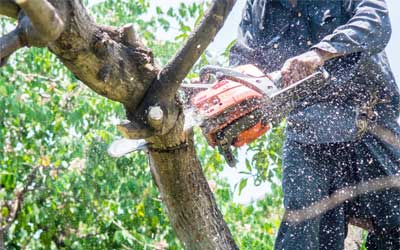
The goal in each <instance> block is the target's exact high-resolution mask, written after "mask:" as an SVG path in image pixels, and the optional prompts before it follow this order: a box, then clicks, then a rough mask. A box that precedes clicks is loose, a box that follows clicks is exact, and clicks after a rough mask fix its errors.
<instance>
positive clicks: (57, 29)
mask: <svg viewBox="0 0 400 250" xmlns="http://www.w3.org/2000/svg"><path fill="white" fill-rule="evenodd" d="M16 3H17V4H18V5H19V6H20V7H21V8H22V9H23V11H24V12H25V14H26V15H27V16H28V17H29V20H30V21H31V23H32V25H33V27H34V28H35V30H36V31H37V32H38V34H39V35H40V36H41V38H42V40H43V41H46V42H52V41H54V40H56V39H57V38H58V37H59V36H60V34H61V33H62V32H63V30H64V22H63V20H61V18H60V16H59V15H58V13H57V10H56V9H55V8H54V7H53V5H51V4H50V3H49V2H47V1H46V0H16Z"/></svg>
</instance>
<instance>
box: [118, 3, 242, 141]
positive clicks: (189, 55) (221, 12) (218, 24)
mask: <svg viewBox="0 0 400 250" xmlns="http://www.w3.org/2000/svg"><path fill="white" fill-rule="evenodd" d="M235 3H236V0H214V1H213V2H212V4H211V7H210V9H209V10H208V11H207V13H206V14H205V16H204V17H203V20H202V21H201V22H200V24H199V26H198V27H197V28H196V29H195V30H194V32H193V33H192V34H191V36H190V37H189V39H188V40H187V41H186V43H185V45H184V46H183V47H182V49H181V50H180V51H179V52H178V53H177V54H176V55H175V57H174V58H173V59H172V60H171V61H170V62H169V63H168V64H167V66H166V67H165V68H163V69H162V70H161V72H160V73H159V75H158V78H157V79H156V80H155V81H154V82H153V83H152V85H151V86H150V89H149V90H148V91H147V94H146V96H145V97H144V98H143V100H144V102H143V103H142V104H141V106H140V107H139V109H138V110H136V111H135V115H134V116H133V117H128V118H129V119H130V121H131V124H128V126H129V129H128V127H127V126H126V124H125V126H124V127H123V130H125V133H124V134H128V135H129V136H130V138H132V139H138V138H147V137H149V136H151V135H164V134H166V133H167V132H169V131H170V130H171V129H172V128H173V127H174V126H175V124H176V122H177V118H178V116H179V114H178V113H179V108H178V107H177V106H176V105H175V96H176V93H177V91H178V89H179V86H180V84H181V82H182V80H183V79H184V78H185V77H186V75H187V74H188V73H189V71H190V70H191V68H192V67H193V65H194V64H195V63H196V62H197V60H198V59H199V58H200V56H201V55H202V54H203V52H204V51H205V50H206V48H207V47H208V45H209V44H210V43H211V42H212V41H213V39H214V37H215V36H216V34H217V33H218V31H219V30H220V29H221V28H222V26H223V25H224V23H225V20H226V18H227V17H228V15H229V13H230V12H231V10H232V8H233V6H234V5H235ZM156 106H159V107H160V110H161V109H162V115H163V116H164V117H162V118H159V119H158V121H157V122H154V119H153V118H152V117H149V116H148V115H149V114H150V113H149V111H150V107H156ZM144 116H147V118H145V119H143V117H144ZM136 128H140V129H136ZM126 132H128V133H126Z"/></svg>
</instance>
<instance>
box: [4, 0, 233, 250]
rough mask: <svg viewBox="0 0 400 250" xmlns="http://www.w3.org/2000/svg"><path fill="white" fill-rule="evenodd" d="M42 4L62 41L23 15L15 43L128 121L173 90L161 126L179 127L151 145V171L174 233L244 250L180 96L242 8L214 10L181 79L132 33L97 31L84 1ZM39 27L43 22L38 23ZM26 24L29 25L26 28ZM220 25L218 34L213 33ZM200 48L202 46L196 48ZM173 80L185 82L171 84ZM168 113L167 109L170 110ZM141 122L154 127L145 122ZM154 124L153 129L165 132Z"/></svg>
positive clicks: (189, 243)
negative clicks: (115, 105) (57, 22)
mask: <svg viewBox="0 0 400 250" xmlns="http://www.w3.org/2000/svg"><path fill="white" fill-rule="evenodd" d="M4 1H5V0H3V2H4ZM21 1H22V0H21ZM38 1H39V0H38ZM22 2H26V1H22ZM40 2H42V3H43V4H44V5H46V4H45V3H46V2H48V3H51V5H52V6H53V7H54V11H55V13H53V14H54V16H57V17H59V18H60V19H61V21H62V24H63V30H62V33H61V34H60V36H59V37H58V38H56V39H55V40H54V41H49V40H48V39H47V40H46V39H42V37H38V33H40V32H38V31H39V30H40V29H35V25H34V22H31V23H30V24H27V23H26V17H24V16H23V15H22V16H19V21H20V22H19V23H20V24H19V27H17V29H16V31H17V32H15V33H16V34H15V35H16V36H18V37H14V39H8V40H9V41H15V40H18V41H21V40H23V42H24V45H25V46H38V47H40V46H46V47H48V49H49V50H50V51H51V52H52V53H54V54H55V55H56V56H57V57H58V58H59V59H60V60H61V62H62V63H63V64H64V65H65V66H66V67H67V68H68V69H69V70H70V71H71V72H72V73H74V75H75V76H76V77H77V78H79V79H80V80H81V81H82V82H83V83H84V84H86V85H87V86H88V87H90V88H91V89H92V90H94V91H95V92H97V93H98V94H100V95H102V96H105V97H106V98H109V99H111V100H114V101H118V102H120V103H122V104H123V105H124V106H125V108H126V110H127V113H128V114H131V115H133V117H137V116H143V114H145V113H146V112H144V109H146V108H148V107H146V106H143V103H146V104H147V102H146V100H149V99H151V100H152V101H151V102H150V104H156V103H152V102H157V101H158V100H157V99H158V97H159V96H160V95H162V92H160V90H159V89H158V90H157V91H156V93H157V95H156V96H153V95H152V91H149V89H151V87H153V89H154V86H156V89H157V86H161V87H163V88H165V89H168V93H166V95H165V96H168V97H169V98H167V99H165V98H164V100H163V101H162V105H161V108H163V110H161V112H160V113H161V114H164V119H162V120H166V119H165V117H167V118H168V117H175V118H174V119H173V120H172V125H173V126H172V127H171V129H168V130H167V131H165V130H162V132H163V133H161V134H153V135H152V136H151V137H150V138H147V139H148V141H149V142H150V143H151V148H150V157H151V171H152V174H153V176H154V180H155V182H156V184H157V186H158V188H159V190H160V193H161V196H162V198H163V201H164V204H165V206H166V210H167V213H168V215H169V218H170V220H171V223H172V226H173V228H174V229H175V231H176V233H177V235H178V238H179V239H180V240H181V242H182V244H183V245H184V247H185V249H190V250H192V249H207V250H208V249H210V250H215V249H221V250H222V249H223V250H230V249H238V248H237V246H236V244H235V242H234V240H233V237H232V235H231V233H230V231H229V228H228V226H227V225H226V223H225V221H224V220H223V217H222V214H221V212H220V211H219V209H218V207H217V204H216V202H215V200H214V197H213V194H212V192H211V190H210V188H209V186H208V183H207V180H206V179H205V177H204V174H203V172H202V168H201V165H200V162H199V160H198V158H197V156H196V152H195V150H194V143H193V135H192V134H191V133H189V134H187V133H184V132H183V120H184V119H183V114H182V112H181V110H180V104H179V103H177V102H175V100H174V96H175V93H173V92H176V90H177V88H178V87H179V84H180V81H181V80H182V78H183V77H184V76H185V75H186V74H187V73H188V71H189V70H190V68H191V67H192V66H193V64H194V63H195V62H196V61H197V59H198V58H199V57H200V55H201V54H202V53H203V51H204V50H205V49H206V47H207V46H208V44H209V43H210V42H211V41H212V39H213V37H214V36H215V35H216V33H217V32H218V30H219V29H220V28H221V27H222V25H223V23H224V20H225V19H226V17H227V15H228V14H229V12H230V10H231V9H232V7H233V5H234V3H235V2H236V1H235V0H216V1H214V2H213V3H212V5H211V9H210V11H209V12H208V13H207V14H206V15H205V18H204V20H203V22H202V23H201V24H200V26H199V28H198V29H197V30H196V32H195V33H194V34H193V35H192V36H191V38H190V39H189V41H188V43H187V44H186V45H185V46H184V47H183V49H182V50H181V51H180V52H179V53H178V55H177V56H176V57H175V58H174V59H173V60H171V63H170V64H169V67H168V69H174V70H175V68H176V67H178V66H179V65H180V66H179V67H181V71H180V72H172V71H173V70H172V71H171V70H166V71H163V70H162V69H160V68H159V67H158V66H157V65H156V64H155V63H154V60H153V55H152V52H151V51H150V50H149V49H147V48H145V47H144V46H143V45H142V44H141V42H140V41H138V40H136V38H135V35H134V31H133V29H132V27H131V26H125V27H122V28H115V27H104V26H100V25H97V24H96V23H95V22H94V21H93V20H92V18H91V17H90V16H89V15H88V14H87V11H86V9H85V7H84V6H83V4H82V1H80V0H48V1H46V0H40ZM1 3H2V2H0V10H1V7H2V6H1ZM20 7H23V6H20ZM47 9H48V10H50V9H51V8H47ZM8 12H10V11H8ZM50 14H52V13H50ZM27 15H28V17H30V16H29V15H31V17H33V16H35V15H36V16H37V13H34V11H33V13H29V12H28V13H27ZM23 18H25V19H23ZM35 19H36V20H39V21H40V18H39V17H38V16H37V17H36V18H35ZM21 20H23V21H25V22H24V23H22V21H21ZM32 23H33V24H32ZM213 23H214V24H215V26H213V27H210V29H207V26H209V25H212V24H213ZM42 28H43V27H42ZM41 30H43V29H41ZM44 30H48V29H44ZM200 33H201V34H200ZM21 34H24V36H23V37H22V38H24V39H21ZM8 40H7V41H8ZM192 43H196V44H192ZM198 44H201V46H200V47H199V46H197V45H198ZM3 47H4V48H10V47H11V48H15V44H11V43H10V44H5V46H3ZM0 50H3V49H1V48H0ZM193 50H195V51H193ZM1 52H2V51H0V61H1V60H2V58H1ZM182 60H185V61H182ZM160 72H162V73H163V74H162V76H163V79H166V80H165V82H161V81H160V78H158V77H157V76H158V75H159V74H160ZM174 74H176V75H177V76H178V78H175V79H174V78H173V77H171V76H172V75H174ZM154 84H156V85H154ZM163 105H165V106H167V107H168V109H167V110H165V106H163ZM152 106H155V105H152ZM171 113H174V114H176V116H172V115H171ZM156 118H157V117H156ZM140 119H141V120H142V121H146V120H147V118H146V117H140ZM153 120H154V119H153ZM153 120H151V123H152V124H153V125H154V124H156V125H157V126H159V125H160V124H159V123H158V121H153ZM156 120H158V119H156ZM169 120H171V119H169ZM145 135H146V137H148V135H149V134H148V133H147V132H146V134H145Z"/></svg>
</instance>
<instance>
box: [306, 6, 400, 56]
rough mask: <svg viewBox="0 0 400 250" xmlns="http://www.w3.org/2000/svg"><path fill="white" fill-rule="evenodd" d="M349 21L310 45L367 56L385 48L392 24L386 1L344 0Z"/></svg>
mask: <svg viewBox="0 0 400 250" xmlns="http://www.w3.org/2000/svg"><path fill="white" fill-rule="evenodd" d="M345 2H346V3H347V6H346V9H347V11H348V12H349V14H350V16H351V18H350V20H349V21H348V22H347V23H346V24H344V25H342V26H339V27H338V28H337V29H336V30H335V31H334V32H333V33H332V34H330V35H328V36H326V37H325V38H323V39H322V41H320V42H319V43H318V44H316V45H315V46H313V48H318V49H321V50H324V51H327V52H331V53H334V54H341V55H348V54H352V53H356V52H366V53H368V54H370V55H372V54H376V53H379V52H381V51H382V50H384V49H385V47H386V45H387V43H388V42H389V39H390V36H391V32H392V30H391V25H390V20H389V14H388V8H387V4H386V1H385V0H347V1H345Z"/></svg>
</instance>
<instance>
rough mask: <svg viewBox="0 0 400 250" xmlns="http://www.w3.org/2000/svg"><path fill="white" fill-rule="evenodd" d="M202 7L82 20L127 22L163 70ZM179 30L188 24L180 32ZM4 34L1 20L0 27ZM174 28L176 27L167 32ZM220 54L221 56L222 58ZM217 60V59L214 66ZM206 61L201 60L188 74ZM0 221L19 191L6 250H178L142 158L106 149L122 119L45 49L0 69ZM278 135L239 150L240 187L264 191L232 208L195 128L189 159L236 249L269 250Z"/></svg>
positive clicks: (111, 12)
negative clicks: (244, 155) (244, 154)
mask: <svg viewBox="0 0 400 250" xmlns="http://www.w3.org/2000/svg"><path fill="white" fill-rule="evenodd" d="M205 7H206V6H205V5H204V4H203V3H202V4H198V3H193V4H190V5H188V4H185V3H182V4H181V5H180V6H179V8H178V9H164V8H163V7H156V8H155V15H154V16H153V17H148V15H147V13H149V11H150V8H151V6H150V4H149V1H145V0H141V1H122V0H119V1H112V0H106V1H101V2H100V3H98V4H96V5H93V6H92V7H91V13H92V15H93V16H95V18H96V19H97V21H98V22H101V23H103V24H106V25H116V26H119V25H123V24H126V23H134V24H135V26H136V29H137V32H138V34H139V36H140V37H142V38H143V39H144V41H145V43H146V44H147V46H149V47H150V48H151V49H152V50H153V51H154V54H155V56H156V58H157V59H159V61H160V64H165V63H166V62H167V61H168V59H169V58H171V56H172V55H173V54H174V53H175V52H176V50H177V49H179V47H180V46H181V44H182V42H183V41H184V39H186V38H187V36H188V34H189V33H190V31H191V30H192V28H193V26H194V25H195V24H196V23H197V22H198V20H200V17H201V16H202V15H203V13H204V9H205ZM188 23H189V24H190V25H188ZM1 25H2V27H3V28H4V29H2V30H4V32H5V31H6V30H7V29H8V28H9V27H10V21H9V20H5V19H3V20H1ZM175 26H177V27H175ZM160 29H163V30H164V31H165V32H168V31H170V30H171V29H176V30H178V31H179V35H178V36H177V37H176V39H174V40H173V41H161V40H157V37H155V35H154V34H156V31H157V30H160ZM224 55H225V56H227V55H228V53H224ZM223 60H226V59H223ZM207 63H208V56H207V54H206V55H204V56H203V57H202V59H201V60H200V62H199V63H198V65H197V66H196V67H195V68H194V73H191V74H190V76H189V77H195V76H196V74H195V72H196V71H197V70H198V69H199V67H200V66H201V65H204V64H207ZM0 109H1V111H2V112H1V114H0V201H4V202H0V209H1V210H0V211H1V216H0V223H2V224H3V225H4V224H5V223H7V222H6V221H4V220H2V219H1V218H5V217H7V216H8V215H9V213H10V209H9V207H8V206H7V202H11V201H13V200H15V198H16V194H17V192H18V191H19V190H21V188H22V187H23V186H24V185H26V181H27V176H28V175H29V173H30V172H31V171H32V169H33V168H34V167H39V172H38V174H37V175H36V177H35V179H34V181H33V183H31V184H30V186H29V188H28V193H27V194H26V195H25V196H24V198H25V199H24V202H23V205H22V208H21V210H20V212H19V214H18V216H17V218H16V220H15V221H13V222H12V225H11V227H10V229H9V231H8V232H7V234H6V244H7V249H167V248H168V249H181V246H180V244H179V242H178V241H177V239H176V237H175V234H174V232H173V230H172V228H171V227H170V225H169V222H168V218H167V216H166V214H165V212H164V209H163V205H162V204H161V201H160V199H159V198H158V191H157V189H156V187H155V186H154V184H153V182H152V178H151V175H150V172H149V169H148V166H147V157H146V155H145V154H144V153H136V154H132V155H130V156H129V157H125V158H122V159H118V160H115V159H112V158H110V157H109V156H107V153H106V149H107V145H109V144H110V143H111V142H112V140H113V139H115V138H118V137H119V136H120V135H119V134H118V133H117V131H116V130H115V127H114V125H115V123H116V121H118V120H119V119H123V118H124V111H123V108H122V107H121V105H119V104H117V103H114V102H111V101H109V100H107V99H105V98H102V97H100V96H98V95H96V94H94V93H93V92H91V91H90V90H88V89H87V88H86V87H85V86H84V85H83V84H81V83H80V82H79V81H78V80H77V79H76V78H75V77H74V76H73V75H71V73H70V72H69V71H68V70H67V69H65V68H64V67H63V66H62V64H61V63H60V62H59V61H58V60H57V58H55V57H54V56H53V55H52V54H50V53H49V52H48V51H46V50H42V49H30V50H25V51H23V52H19V53H17V55H16V56H14V57H13V58H12V59H11V61H10V64H9V65H8V66H6V67H5V68H2V69H1V71H0ZM282 138H283V128H282V127H279V128H277V129H275V130H274V131H273V132H271V133H269V134H268V135H266V136H265V137H263V138H261V139H260V140H258V141H257V142H255V143H253V144H252V145H250V146H249V150H250V151H251V152H253V153H254V155H253V157H252V159H248V161H247V170H248V171H247V173H243V178H244V180H246V181H243V183H242V184H239V186H241V189H243V188H244V187H245V184H246V183H249V182H248V181H247V179H248V178H251V179H252V180H254V181H255V182H256V184H260V183H262V182H265V181H268V182H270V183H271V190H270V192H269V194H268V195H267V197H266V198H265V199H263V200H260V201H257V202H256V203H253V204H249V205H240V204H236V203H235V202H233V201H232V199H233V194H234V192H238V190H233V187H232V186H231V185H230V184H229V183H227V181H226V180H224V179H221V178H220V176H219V173H220V172H221V171H223V168H224V160H223V158H222V156H221V155H219V154H218V152H217V151H216V150H213V149H212V148H210V147H209V146H208V145H207V143H206V142H205V139H204V138H203V137H202V135H201V133H200V132H199V131H197V132H196V141H197V143H196V145H197V152H198V155H199V156H200V159H201V161H202V163H203V166H204V169H205V173H206V175H207V178H208V179H209V181H210V186H211V187H212V189H213V191H214V193H215V196H216V199H217V202H218V204H219V207H220V208H221V210H222V212H223V214H224V215H225V219H226V221H227V222H228V224H229V226H230V228H231V229H232V232H233V233H234V236H235V238H236V240H237V242H238V244H239V245H240V248H241V249H252V250H253V249H272V245H273V240H274V235H275V233H276V231H277V228H278V225H279V217H280V213H281V208H280V204H281V199H282V194H281V190H280V187H279V186H280V185H279V178H280V166H281V158H280V153H281V152H280V150H281V146H282Z"/></svg>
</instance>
